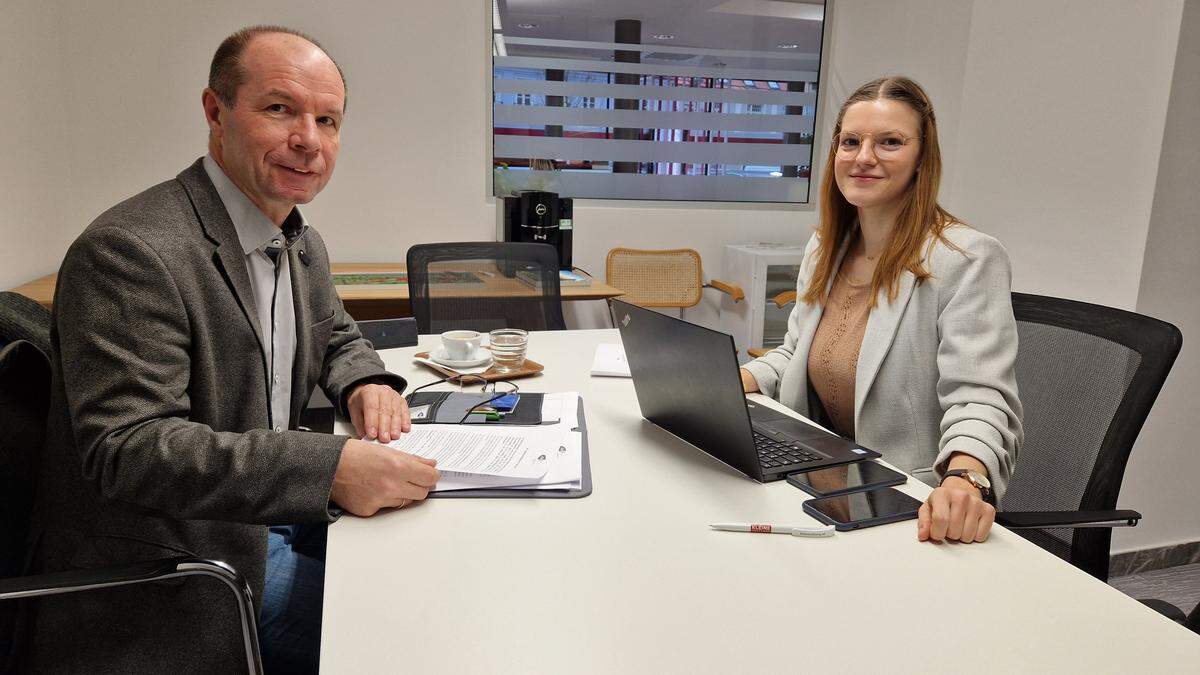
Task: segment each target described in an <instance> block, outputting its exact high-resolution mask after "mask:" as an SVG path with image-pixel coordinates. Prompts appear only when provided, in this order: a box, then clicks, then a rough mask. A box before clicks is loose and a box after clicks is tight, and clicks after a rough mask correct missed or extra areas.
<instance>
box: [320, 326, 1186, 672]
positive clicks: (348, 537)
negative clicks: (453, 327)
mask: <svg viewBox="0 0 1200 675" xmlns="http://www.w3.org/2000/svg"><path fill="white" fill-rule="evenodd" d="M437 339H438V338H437V337H435V336H422V337H421V345H422V346H421V347H412V348H404V349H394V350H388V351H385V352H382V355H383V357H384V360H385V361H386V363H387V365H388V368H389V369H390V370H392V371H394V372H397V373H400V374H403V375H404V376H405V377H407V378H409V382H410V383H411V385H412V386H416V385H420V384H424V383H426V382H429V381H431V380H432V379H434V378H433V375H432V373H431V372H430V371H428V370H425V369H424V368H421V367H420V366H416V365H414V364H413V363H412V362H411V356H412V354H414V353H415V352H417V351H419V350H420V349H422V348H426V349H427V348H429V347H430V346H431V345H433V344H436V341H437ZM619 341H620V339H619V336H618V334H617V332H616V331H613V330H596V331H565V332H557V333H553V332H545V333H534V334H532V335H531V336H530V351H529V355H530V357H531V358H533V359H534V360H536V361H538V362H540V363H543V364H544V365H545V366H546V370H545V373H544V374H543V375H541V376H538V377H534V378H527V379H522V380H520V381H519V384H520V386H521V388H522V389H523V390H527V391H578V392H580V393H581V394H582V396H583V401H584V409H585V415H586V420H587V428H588V444H589V448H590V454H591V468H592V478H593V483H594V492H593V493H592V495H591V496H589V497H586V498H583V499H572V500H563V499H433V500H428V501H426V502H424V503H420V504H416V505H414V506H411V507H408V508H405V509H402V510H394V511H390V512H386V513H381V514H379V515H376V516H374V517H372V518H356V517H352V516H344V517H342V518H341V519H340V520H339V521H338V522H336V523H335V524H333V525H332V526H331V527H330V528H329V548H328V559H327V563H326V572H325V605H324V615H323V629H322V636H321V665H322V671H323V672H326V673H735V672H739V673H740V672H824V671H833V672H869V671H874V672H880V671H887V672H925V673H928V672H988V673H990V672H1021V671H1024V672H1028V671H1035V670H1036V671H1067V672H1088V673H1129V672H1143V673H1148V672H1186V671H1190V672H1196V669H1197V668H1200V637H1198V636H1196V635H1194V634H1192V633H1191V632H1189V631H1187V630H1185V629H1183V628H1181V627H1179V626H1177V625H1175V624H1173V623H1171V622H1170V621H1168V620H1167V619H1165V618H1163V617H1161V616H1159V615H1158V614H1156V613H1155V612H1153V611H1151V610H1150V609H1148V608H1146V607H1144V606H1142V605H1141V604H1139V603H1138V602H1136V601H1135V600H1132V599H1130V598H1128V597H1126V596H1125V595H1123V594H1121V593H1120V592H1119V591H1117V590H1115V589H1113V588H1111V587H1109V586H1107V585H1105V584H1103V583H1100V582H1099V581H1097V580H1095V579H1093V578H1092V577H1090V576H1088V575H1086V574H1084V573H1083V572H1080V571H1078V570H1076V569H1075V568H1074V567H1072V566H1070V565H1068V564H1067V563H1065V562H1063V561H1061V560H1059V559H1058V558H1056V557H1054V556H1052V555H1050V554H1049V553H1046V552H1044V551H1042V550H1041V549H1039V548H1037V547H1036V546H1034V545H1032V544H1030V543H1028V542H1026V541H1025V540H1024V539H1021V538H1020V537H1018V536H1017V535H1016V534H1013V533H1012V532H1009V531H1006V530H1004V529H1003V528H1000V527H996V528H993V530H992V535H991V537H990V538H989V540H988V541H987V542H986V543H984V544H973V545H955V544H942V545H935V544H929V543H919V542H917V540H916V525H915V523H914V522H912V521H910V522H904V523H897V524H892V525H885V526H880V527H874V528H870V529H866V530H860V531H857V532H851V533H838V534H837V535H835V536H834V537H832V538H826V539H805V538H799V537H791V536H786V535H758V534H742V533H731V532H715V531H710V530H709V528H708V524H709V523H713V522H720V521H744V522H783V523H800V524H815V521H813V520H812V519H810V518H809V517H808V516H807V515H806V514H804V512H803V511H802V510H801V502H803V501H804V499H805V498H806V495H805V494H804V493H802V492H801V491H799V490H797V489H796V488H793V487H792V486H790V485H788V484H787V483H786V482H783V481H779V482H774V483H770V484H767V485H762V484H758V483H755V482H754V481H751V480H749V479H747V478H745V477H743V476H741V475H739V474H737V473H736V472H734V471H733V470H732V469H730V468H728V467H726V466H725V465H724V464H721V463H719V462H717V461H716V460H714V459H712V458H710V457H708V456H707V455H705V454H704V453H702V452H700V451H699V450H697V449H695V448H693V447H691V446H689V445H687V444H685V443H684V442H682V441H680V440H678V439H676V438H675V437H673V436H671V435H669V434H667V433H666V432H664V431H662V430H660V429H658V428H657V427H655V426H654V425H653V424H651V423H649V422H646V421H645V420H643V419H642V418H641V415H640V414H639V412H638V406H637V400H636V398H635V396H634V391H633V384H632V381H631V380H628V379H621V378H599V377H597V378H593V377H591V376H590V375H589V371H590V368H591V362H592V355H593V353H594V348H595V345H597V344H600V343H603V342H610V343H615V342H619ZM697 367H704V366H703V364H697ZM476 389H477V387H476ZM757 398H758V399H759V400H761V401H763V402H764V404H767V405H777V404H775V403H774V402H773V401H768V400H766V399H763V398H762V397H757ZM902 489H903V490H904V491H906V492H908V493H909V494H911V495H913V496H916V497H918V498H923V497H924V496H925V495H926V494H927V493H928V491H929V488H928V487H926V486H925V485H923V484H922V483H920V482H918V481H916V480H914V479H910V480H909V482H908V484H907V485H906V486H904V487H903V488H902Z"/></svg>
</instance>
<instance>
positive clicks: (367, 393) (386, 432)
mask: <svg viewBox="0 0 1200 675" xmlns="http://www.w3.org/2000/svg"><path fill="white" fill-rule="evenodd" d="M346 408H347V409H348V410H349V411H350V421H351V422H353V423H354V431H355V433H357V434H358V437H359V438H364V437H365V438H370V439H378V440H379V442H380V443H388V442H390V441H392V440H395V439H397V438H400V434H401V433H408V432H409V431H411V430H412V422H411V421H410V420H409V417H408V402H407V401H405V400H404V397H403V396H401V395H400V394H398V393H396V390H395V389H392V388H391V387H389V386H387V385H385V384H360V385H359V386H357V387H355V388H354V391H352V392H350V398H349V399H347V400H346Z"/></svg>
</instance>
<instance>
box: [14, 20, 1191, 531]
mask: <svg viewBox="0 0 1200 675" xmlns="http://www.w3.org/2000/svg"><path fill="white" fill-rule="evenodd" d="M1182 1H1183V0H1104V1H1103V2H1100V1H1096V0H1055V2H1051V3H1046V2H1037V1H1034V0H1004V1H1003V2H1001V1H992V0H973V1H971V2H967V1H966V0H839V2H838V3H837V5H836V6H835V8H834V11H833V13H832V16H831V31H832V39H831V50H832V57H831V60H830V64H829V67H830V72H829V77H828V79H827V80H826V81H825V83H824V84H823V87H824V88H825V93H826V96H825V99H824V103H823V105H824V110H825V112H826V116H825V120H824V121H825V129H824V130H823V131H821V132H819V134H818V136H819V137H821V138H823V137H825V136H827V135H828V130H829V125H830V119H829V118H830V116H831V113H832V112H833V111H835V110H836V108H837V105H838V103H839V102H840V100H841V98H842V97H844V96H845V95H846V94H848V93H849V92H850V91H851V90H853V89H854V88H855V87H856V86H857V85H858V84H860V83H862V82H865V81H867V80H869V79H872V78H874V77H877V76H878V75H880V74H884V73H902V74H907V75H911V76H912V77H914V78H916V79H917V80H918V81H920V82H922V83H923V84H924V85H925V87H926V88H927V89H928V91H929V92H930V94H931V96H932V98H933V101H934V104H935V107H936V109H937V111H938V116H939V121H940V129H941V136H942V147H943V152H944V154H945V160H946V161H945V164H946V178H945V181H944V183H943V193H942V194H943V197H944V201H945V203H946V204H947V206H948V207H950V208H951V210H952V211H953V212H955V213H956V214H957V215H959V216H961V217H962V218H964V219H966V220H967V221H968V222H971V223H973V224H976V225H977V226H978V227H979V228H980V229H982V230H984V231H987V232H990V233H992V234H995V235H996V236H998V237H1000V239H1001V240H1002V241H1004V242H1005V243H1006V245H1007V246H1008V248H1009V251H1010V253H1011V254H1012V259H1013V264H1014V269H1015V272H1016V276H1015V281H1014V284H1015V287H1016V288H1017V289H1018V290H1023V291H1031V292H1040V293H1047V294H1055V295H1065V296H1069V297H1075V298H1080V299H1085V300H1090V301H1094V302H1100V303H1104V304H1109V305H1114V306H1118V307H1125V308H1134V307H1135V306H1137V307H1143V306H1145V307H1150V306H1151V305H1152V302H1153V298H1157V297H1159V294H1160V291H1161V290H1162V289H1163V287H1164V286H1165V285H1166V284H1164V283H1163V282H1162V281H1161V280H1158V279H1157V278H1152V277H1151V276H1147V272H1146V270H1144V269H1143V265H1142V255H1143V251H1146V255H1147V259H1148V260H1160V259H1161V260H1164V261H1166V262H1168V263H1169V264H1170V265H1175V264H1176V262H1177V261H1175V260H1174V259H1170V260H1168V256H1174V255H1178V252H1177V250H1173V244H1174V242H1176V241H1177V239H1176V238H1177V237H1182V236H1183V232H1182V231H1177V230H1172V229H1170V228H1169V227H1167V226H1166V225H1162V226H1158V225H1155V226H1153V227H1152V225H1151V222H1152V219H1151V210H1152V204H1154V205H1155V206H1154V209H1155V218H1156V220H1155V221H1154V222H1156V223H1158V222H1159V220H1158V218H1159V216H1158V214H1159V213H1164V214H1165V213H1166V211H1165V210H1163V209H1166V207H1165V206H1164V207H1162V208H1161V209H1160V208H1159V207H1158V206H1157V203H1160V202H1161V203H1165V202H1163V201H1162V200H1164V199H1167V198H1168V196H1169V195H1166V194H1164V190H1166V191H1167V192H1171V191H1172V190H1175V189H1176V188H1174V187H1172V188H1170V189H1167V188H1165V187H1164V185H1165V184H1163V185H1159V195H1160V197H1159V202H1155V201H1154V198H1155V185H1156V180H1157V177H1158V174H1159V148H1160V146H1161V143H1160V141H1161V138H1162V130H1163V124H1164V121H1165V118H1166V110H1167V102H1168V97H1169V93H1170V84H1171V74H1172V63H1173V60H1174V58H1175V46H1176V36H1177V34H1178V29H1179V19H1180V14H1181V11H1182V10H1181V7H1182ZM14 3H15V4H14ZM489 8H490V3H489V2H487V1H486V0H444V1H442V2H424V3H402V2H386V1H384V0H379V1H369V0H356V1H347V2H338V3H329V2H316V1H314V0H292V1H284V0H256V1H255V2H253V3H244V2H234V1H233V0H210V1H208V2H204V3H196V2H187V1H184V0H160V1H152V0H124V1H123V2H109V3H88V2H82V1H78V0H46V1H44V2H35V1H34V0H10V2H9V3H7V4H6V5H5V21H4V23H2V24H0V39H2V40H3V42H2V43H0V77H3V86H4V91H5V95H6V100H20V101H23V102H25V104H24V105H21V106H15V107H11V106H10V107H9V109H8V110H7V114H8V119H7V120H6V122H7V124H6V125H5V132H4V133H5V135H4V136H3V137H2V139H0V143H3V146H0V150H3V152H0V191H3V192H0V196H2V199H0V204H3V208H0V241H4V242H6V243H11V242H19V245H15V246H14V245H11V244H10V245H8V246H4V247H0V287H7V286H11V285H16V284H18V283H22V282H24V281H26V280H28V279H30V278H33V277H35V276H38V275H41V274H46V273H48V272H51V271H54V269H55V268H56V267H57V265H58V263H59V261H60V260H61V257H62V254H63V252H64V251H65V248H66V246H67V244H68V243H69V241H70V240H71V239H72V238H73V237H74V236H75V235H76V234H77V233H78V231H79V230H81V229H82V228H83V227H84V226H85V225H86V224H87V223H88V222H89V221H90V220H91V219H92V218H94V217H95V216H96V215H97V214H99V213H100V212H101V211H102V210H104V209H105V208H107V207H109V206H111V205H112V204H114V203H115V202H116V201H118V200H119V199H122V198H124V197H126V196H129V195H132V194H134V193H135V192H137V191H139V190H141V189H143V188H145V187H147V186H148V185H151V184H153V183H155V182H158V181H161V180H165V179H167V178H170V177H171V176H174V175H175V173H177V172H178V171H179V170H181V169H182V168H183V167H185V166H186V165H187V164H189V163H190V162H191V161H192V160H194V159H195V158H196V157H198V156H199V155H201V154H202V153H203V152H204V149H205V126H204V121H203V117H202V113H201V110H200V105H199V98H200V91H201V89H202V88H203V87H204V83H205V80H206V78H207V67H208V63H209V59H210V58H211V53H212V50H213V49H214V48H215V46H216V44H217V43H218V42H219V41H220V39H221V38H222V37H224V36H225V35H227V34H229V33H230V32H232V31H234V30H236V29H237V28H239V27H241V26H244V25H247V24H252V23H262V22H272V23H284V24H288V25H292V26H294V27H296V28H300V29H302V30H306V31H309V32H311V33H313V34H314V35H316V36H317V37H318V38H319V39H321V40H322V41H323V42H324V43H325V45H326V46H327V47H328V48H329V50H330V51H331V52H332V53H333V54H334V56H335V57H337V58H338V60H339V61H340V63H341V64H342V66H343V68H344V69H345V71H346V74H347V78H348V80H349V90H350V103H349V114H348V117H347V120H346V126H345V128H344V132H343V146H342V154H341V156H340V159H339V164H338V170H337V175H336V177H335V179H334V180H333V181H332V182H331V183H330V185H329V187H328V188H327V189H326V191H325V193H323V194H322V195H321V196H320V197H319V198H318V199H317V200H316V201H315V202H314V203H313V204H311V205H310V206H308V207H306V213H307V214H308V216H309V217H310V218H311V219H312V220H313V222H314V223H316V225H317V226H318V228H319V229H320V230H321V231H322V233H323V235H324V236H325V238H326V240H327V242H328V243H329V246H330V249H331V252H332V254H333V256H334V257H335V259H338V260H346V261H349V260H362V261H384V260H399V259H402V258H403V256H404V252H405V250H406V249H407V248H408V246H410V245H411V244H414V243H418V242H422V241H436V240H443V241H445V240H467V239H490V238H492V236H493V234H494V228H495V207H494V203H493V201H492V200H491V199H490V198H489V197H488V196H487V195H488V181H489V180H490V172H489V168H488V157H489V153H488V150H489V147H490V136H489V134H490V129H489V127H488V108H489V106H488V102H489V78H490V72H489V53H490V51H489V44H488V35H489V23H488V16H489ZM14 132H15V136H14V135H13V133H14ZM1192 175H1195V174H1194V173H1193V174H1192ZM1171 185H1172V186H1173V185H1175V184H1174V183H1172V184H1171ZM1187 193H1188V191H1187V190H1184V189H1182V188H1180V189H1179V191H1178V192H1175V193H1174V194H1177V195H1182V194H1187ZM1178 198H1179V199H1182V196H1180V197H1178ZM576 212H577V213H576V218H575V220H576V223H577V230H576V252H575V255H576V262H577V264H578V265H579V266H581V267H583V268H585V269H588V270H590V271H591V272H593V273H595V274H602V271H603V260H604V254H605V253H606V252H607V250H608V249H609V248H611V247H613V246H618V245H627V246H635V247H646V248H654V247H664V248H666V247H678V246H690V247H693V248H696V249H697V250H699V251H700V253H701V255H702V256H703V258H704V261H705V266H706V270H707V271H708V273H709V274H710V275H713V274H716V273H718V272H719V271H720V267H721V264H720V263H721V254H722V249H723V246H724V245H725V244H727V243H732V242H745V241H799V240H802V239H804V238H805V237H806V236H807V234H808V232H809V228H810V227H811V226H812V224H813V222H814V221H815V215H814V213H813V211H812V210H811V208H805V207H791V206H779V205H720V204H687V203H651V202H600V201H580V202H578V203H577V204H576ZM1167 220H1168V219H1167V218H1166V217H1165V216H1163V217H1162V222H1164V223H1165V222H1167ZM1148 238H1149V240H1150V241H1149V243H1148ZM1188 279H1189V280H1193V281H1194V280H1195V275H1194V274H1193V275H1192V276H1191V277H1188ZM1139 291H1142V297H1139ZM1185 299H1186V298H1184V297H1183V296H1180V297H1179V298H1178V301H1179V302H1182V301H1184V300H1185ZM587 304H592V305H593V306H592V307H588V306H585V305H587ZM718 304H719V303H718V301H717V297H716V296H715V295H714V294H713V293H712V292H710V293H709V294H708V295H707V296H706V300H705V303H704V304H703V305H702V306H701V307H699V308H696V309H693V310H689V312H688V318H689V319H692V320H695V321H699V322H701V323H708V324H715V323H716V311H715V308H716V307H717V306H718ZM595 305H600V306H602V304H601V303H569V304H568V321H569V322H571V323H572V324H573V325H579V326H597V325H601V324H602V322H603V321H604V319H603V318H602V317H603V314H602V311H601V310H600V308H599V307H597V306H595ZM1163 309H1164V316H1165V314H1166V313H1170V312H1174V311H1176V310H1177V309H1178V308H1177V307H1174V306H1172V307H1166V308H1163ZM1147 311H1148V310H1147ZM1182 364H1183V362H1182V361H1181V366H1182ZM1185 384H1186V386H1189V387H1192V386H1194V384H1195V379H1194V376H1193V379H1192V380H1190V381H1187V382H1186V383H1185ZM1164 398H1166V396H1165V395H1164ZM1189 416H1190V415H1189V414H1188V411H1183V410H1178V409H1172V408H1168V407H1167V406H1165V405H1164V406H1162V407H1160V409H1159V410H1158V411H1157V412H1156V415H1155V418H1154V420H1153V426H1154V427H1155V428H1158V427H1161V428H1162V429H1163V431H1162V432H1161V433H1164V434H1172V433H1181V432H1180V431H1179V430H1180V429H1182V428H1183V427H1184V425H1185V423H1186V421H1187V419H1188V418H1189ZM1150 431H1151V430H1150V429H1149V428H1148V429H1147V433H1148V434H1149V433H1150ZM1155 433H1159V432H1157V431H1156V432H1155ZM1163 438H1166V437H1165V436H1164V437H1163ZM1141 454H1143V455H1144V454H1147V453H1141ZM1175 460H1176V466H1175V467H1174V468H1175V469H1176V470H1177V474H1176V475H1198V474H1200V455H1193V456H1191V457H1187V456H1181V457H1176V458H1175ZM1135 461H1137V460H1136V459H1135ZM1140 471H1141V469H1138V468H1137V467H1136V466H1131V471H1130V474H1131V476H1130V477H1131V481H1133V480H1135V476H1141V475H1142V474H1141V473H1139V472H1140ZM1147 476H1148V477H1147V480H1149V479H1150V474H1147ZM1136 480H1141V478H1136ZM1134 493H1135V490H1134V489H1133V488H1132V486H1131V489H1130V490H1127V494H1134ZM1161 522H1163V525H1162V529H1150V528H1146V529H1144V530H1142V529H1140V528H1139V531H1141V532H1146V533H1149V534H1146V537H1147V538H1146V539H1142V540H1138V543H1139V544H1141V545H1149V544H1153V543H1157V542H1163V541H1170V540H1177V539H1200V527H1198V526H1197V523H1196V522H1195V521H1194V520H1185V519H1182V518H1179V517H1175V518H1167V519H1165V520H1163V521H1161ZM1156 527H1157V526H1156Z"/></svg>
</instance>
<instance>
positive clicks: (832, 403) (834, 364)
mask: <svg viewBox="0 0 1200 675" xmlns="http://www.w3.org/2000/svg"><path fill="white" fill-rule="evenodd" d="M870 292H871V284H870V282H867V283H863V284H857V285H856V284H852V283H850V281H849V280H847V279H846V278H845V277H843V276H842V274H841V272H839V273H838V274H837V276H836V277H835V278H834V282H833V287H832V288H831V289H830V290H829V299H828V301H827V302H826V303H825V311H824V312H823V313H822V314H821V323H819V324H818V325H817V332H816V333H815V334H814V335H813V341H812V346H811V347H810V348H809V351H808V379H809V381H810V382H812V386H813V389H814V390H815V391H816V392H817V396H818V397H819V398H820V399H821V404H822V405H824V406H825V412H826V413H828V414H829V419H830V421H831V422H832V423H833V428H834V431H836V432H838V433H839V434H841V435H843V436H846V437H848V438H854V377H855V375H856V374H857V373H858V350H859V348H860V347H861V346H862V339H863V333H864V332H866V330H867V318H868V317H869V316H870V314H871V307H870Z"/></svg>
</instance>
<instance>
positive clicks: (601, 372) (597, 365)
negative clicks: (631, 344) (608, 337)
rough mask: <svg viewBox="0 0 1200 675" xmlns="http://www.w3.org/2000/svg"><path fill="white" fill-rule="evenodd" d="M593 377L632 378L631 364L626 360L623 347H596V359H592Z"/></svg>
mask: <svg viewBox="0 0 1200 675" xmlns="http://www.w3.org/2000/svg"><path fill="white" fill-rule="evenodd" d="M592 375H598V376H600V377H631V375H630V374H629V362H628V361H626V360H625V347H624V346H623V345H619V344H616V345H612V344H602V345H596V357H595V358H594V359H592Z"/></svg>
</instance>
